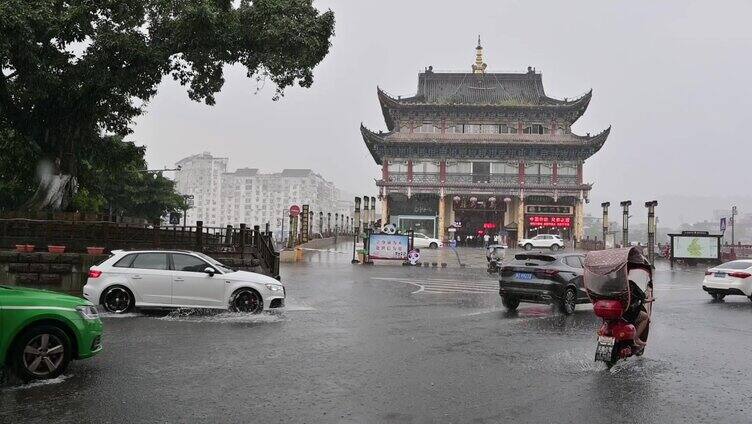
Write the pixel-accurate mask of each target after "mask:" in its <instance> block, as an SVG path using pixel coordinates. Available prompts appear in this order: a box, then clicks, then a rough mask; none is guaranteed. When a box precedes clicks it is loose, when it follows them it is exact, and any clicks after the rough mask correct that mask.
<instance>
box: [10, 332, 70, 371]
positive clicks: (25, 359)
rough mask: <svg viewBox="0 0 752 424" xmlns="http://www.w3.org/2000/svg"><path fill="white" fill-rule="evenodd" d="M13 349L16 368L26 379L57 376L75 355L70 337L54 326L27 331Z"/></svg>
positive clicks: (12, 361)
mask: <svg viewBox="0 0 752 424" xmlns="http://www.w3.org/2000/svg"><path fill="white" fill-rule="evenodd" d="M12 352H13V353H12V357H11V358H10V359H11V363H12V364H13V365H12V366H13V371H14V373H15V374H16V375H17V376H18V377H19V378H20V379H21V380H23V381H30V380H45V379H50V378H55V377H58V376H60V374H62V373H63V372H64V371H65V369H66V368H67V367H68V364H69V363H70V361H71V357H72V348H71V340H70V339H69V338H68V335H67V334H65V331H63V330H62V329H61V328H60V327H57V326H55V325H39V326H36V327H32V328H30V329H28V330H26V331H25V332H24V333H23V334H21V336H20V337H19V338H18V339H17V340H16V342H15V343H14V348H13V351H12Z"/></svg>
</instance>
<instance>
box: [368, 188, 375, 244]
mask: <svg viewBox="0 0 752 424" xmlns="http://www.w3.org/2000/svg"><path fill="white" fill-rule="evenodd" d="M375 225H376V197H374V196H371V225H370V227H371V229H373V227H374V226H375ZM369 247H370V246H369Z"/></svg>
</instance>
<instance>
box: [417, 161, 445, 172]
mask: <svg viewBox="0 0 752 424" xmlns="http://www.w3.org/2000/svg"><path fill="white" fill-rule="evenodd" d="M413 172H414V173H425V174H431V173H438V172H439V165H438V164H437V163H436V162H431V161H424V162H413Z"/></svg>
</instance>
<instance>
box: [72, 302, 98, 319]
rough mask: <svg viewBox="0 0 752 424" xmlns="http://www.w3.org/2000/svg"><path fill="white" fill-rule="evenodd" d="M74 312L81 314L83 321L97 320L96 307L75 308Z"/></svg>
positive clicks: (82, 306)
mask: <svg viewBox="0 0 752 424" xmlns="http://www.w3.org/2000/svg"><path fill="white" fill-rule="evenodd" d="M76 310H77V311H78V313H79V314H81V316H82V317H84V319H90V320H95V319H99V312H98V311H97V307H96V306H94V305H81V306H76Z"/></svg>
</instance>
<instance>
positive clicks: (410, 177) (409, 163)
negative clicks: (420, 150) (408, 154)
mask: <svg viewBox="0 0 752 424" xmlns="http://www.w3.org/2000/svg"><path fill="white" fill-rule="evenodd" d="M407 181H408V182H413V161H411V160H409V161H407Z"/></svg>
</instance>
